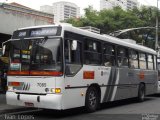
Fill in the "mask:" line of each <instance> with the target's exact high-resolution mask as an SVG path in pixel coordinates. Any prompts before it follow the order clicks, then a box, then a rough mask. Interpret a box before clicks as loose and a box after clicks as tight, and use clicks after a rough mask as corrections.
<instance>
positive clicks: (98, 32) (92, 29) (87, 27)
mask: <svg viewBox="0 0 160 120" xmlns="http://www.w3.org/2000/svg"><path fill="white" fill-rule="evenodd" d="M79 28H80V29H83V30H88V31H90V32H94V33H97V34H100V32H101V30H100V29H98V28H95V27H91V26H85V27H79Z"/></svg>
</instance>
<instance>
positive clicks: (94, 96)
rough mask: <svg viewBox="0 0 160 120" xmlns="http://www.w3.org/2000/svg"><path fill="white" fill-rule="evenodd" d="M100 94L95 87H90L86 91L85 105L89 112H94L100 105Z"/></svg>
mask: <svg viewBox="0 0 160 120" xmlns="http://www.w3.org/2000/svg"><path fill="white" fill-rule="evenodd" d="M99 104H100V100H99V94H98V91H97V89H96V88H95V87H90V88H89V89H88V90H87V93H86V100H85V107H86V110H87V112H94V111H96V109H97V108H98V107H99Z"/></svg>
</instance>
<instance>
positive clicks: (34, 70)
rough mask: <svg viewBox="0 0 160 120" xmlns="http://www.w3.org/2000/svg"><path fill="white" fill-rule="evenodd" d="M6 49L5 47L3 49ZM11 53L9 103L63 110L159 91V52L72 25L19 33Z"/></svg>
mask: <svg viewBox="0 0 160 120" xmlns="http://www.w3.org/2000/svg"><path fill="white" fill-rule="evenodd" d="M4 46H5V47H4ZM4 46H3V47H4V48H6V49H8V48H9V49H8V50H9V71H8V74H7V81H8V84H7V85H8V91H7V93H6V98H7V104H9V105H18V106H27V107H36V108H44V109H56V110H64V109H70V108H75V107H81V106H85V107H86V109H87V111H88V112H93V111H95V110H96V109H97V108H98V107H99V105H100V103H104V102H109V101H115V100H121V99H127V98H132V97H137V98H138V100H139V101H143V100H144V97H145V95H149V94H154V93H156V91H157V82H158V81H157V79H158V76H157V74H158V73H157V67H156V52H155V51H154V50H152V49H150V48H147V47H144V46H141V45H137V44H133V43H128V42H124V41H122V40H121V39H118V38H115V37H111V36H104V35H100V34H96V33H92V32H90V31H86V30H82V29H80V28H76V27H73V26H71V25H64V24H62V25H47V26H46V25H45V26H36V27H28V28H22V29H18V30H17V31H15V32H14V33H13V36H12V39H11V40H9V41H8V42H6V43H5V44H4Z"/></svg>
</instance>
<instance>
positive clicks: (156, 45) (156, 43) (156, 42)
mask: <svg viewBox="0 0 160 120" xmlns="http://www.w3.org/2000/svg"><path fill="white" fill-rule="evenodd" d="M158 12H159V9H158V0H157V15H156V41H155V50H158V53H159V49H158V47H159V45H158V27H159V25H158Z"/></svg>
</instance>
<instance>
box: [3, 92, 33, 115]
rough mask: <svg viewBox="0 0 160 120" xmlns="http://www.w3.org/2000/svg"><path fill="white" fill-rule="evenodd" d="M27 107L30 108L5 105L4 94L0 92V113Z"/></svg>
mask: <svg viewBox="0 0 160 120" xmlns="http://www.w3.org/2000/svg"><path fill="white" fill-rule="evenodd" d="M28 109H30V108H26V107H19V106H12V105H7V104H6V95H5V94H2V93H0V115H1V114H5V113H9V112H15V111H16V112H17V111H22V110H28Z"/></svg>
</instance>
